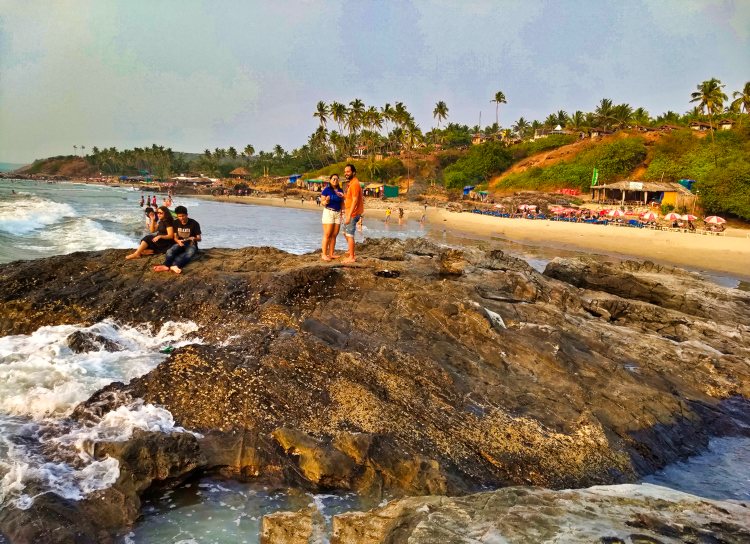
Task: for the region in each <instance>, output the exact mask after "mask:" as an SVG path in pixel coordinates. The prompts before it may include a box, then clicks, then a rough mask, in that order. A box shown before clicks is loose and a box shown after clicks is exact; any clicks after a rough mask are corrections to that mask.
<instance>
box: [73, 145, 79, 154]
mask: <svg viewBox="0 0 750 544" xmlns="http://www.w3.org/2000/svg"><path fill="white" fill-rule="evenodd" d="M73 154H74V155H75V156H76V157H77V156H78V146H77V145H73Z"/></svg>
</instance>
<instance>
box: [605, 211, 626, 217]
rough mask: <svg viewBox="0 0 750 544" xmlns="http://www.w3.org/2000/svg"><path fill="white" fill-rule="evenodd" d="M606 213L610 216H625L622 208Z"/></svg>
mask: <svg viewBox="0 0 750 544" xmlns="http://www.w3.org/2000/svg"><path fill="white" fill-rule="evenodd" d="M607 215H609V216H610V217H625V212H624V211H622V210H612V211H611V212H609V213H608V214H607Z"/></svg>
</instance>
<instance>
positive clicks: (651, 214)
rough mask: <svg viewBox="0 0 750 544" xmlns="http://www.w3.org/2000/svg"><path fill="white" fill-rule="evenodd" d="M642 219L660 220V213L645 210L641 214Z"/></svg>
mask: <svg viewBox="0 0 750 544" xmlns="http://www.w3.org/2000/svg"><path fill="white" fill-rule="evenodd" d="M641 219H643V220H644V221H658V220H659V214H657V213H655V212H644V213H643V214H641Z"/></svg>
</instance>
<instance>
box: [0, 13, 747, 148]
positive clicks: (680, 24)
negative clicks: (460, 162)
mask: <svg viewBox="0 0 750 544" xmlns="http://www.w3.org/2000/svg"><path fill="white" fill-rule="evenodd" d="M711 77H716V78H719V79H720V80H721V81H722V82H723V83H725V84H726V88H725V91H726V92H727V94H729V95H730V96H731V93H732V92H733V91H735V90H739V89H740V88H741V87H742V85H743V84H744V83H745V82H746V81H749V80H750V1H748V0H737V1H731V0H723V1H714V0H660V1H644V0H619V1H616V2H610V1H602V0H578V1H566V0H557V1H553V0H547V1H535V0H522V1H505V0H491V1H490V0H453V1H443V0H434V1H408V0H381V1H375V2H370V1H365V0H361V1H360V0H356V1H355V0H332V1H316V0H298V1H285V0H277V1H275V2H254V1H239V0H237V1H231V0H223V1H212V2H204V1H198V0H127V1H126V0H120V1H114V0H92V1H88V0H67V1H66V0H56V1H52V0H47V1H42V0H17V1H16V0H0V160H2V161H7V162H28V161H31V160H33V159H36V158H41V157H46V156H52V155H59V154H68V153H72V152H73V145H74V144H76V145H79V146H80V145H85V146H86V147H87V148H88V149H90V148H91V147H93V146H95V145H96V146H99V147H109V146H115V147H117V148H118V149H123V148H131V147H134V146H145V145H151V144H152V143H158V144H160V145H165V146H168V147H172V148H173V149H175V150H179V151H191V152H201V151H202V150H203V149H205V148H211V149H213V148H215V147H229V146H234V147H236V148H237V149H242V148H243V147H244V146H245V145H247V144H252V145H253V146H254V147H255V149H256V150H258V151H259V150H261V149H263V150H270V149H271V148H272V147H273V146H274V145H275V144H281V145H282V146H283V147H284V148H285V149H292V148H295V147H299V146H301V145H302V144H304V143H305V141H306V139H307V137H308V136H309V134H310V133H311V132H312V131H313V130H314V129H315V128H316V126H317V120H316V119H314V118H313V117H312V114H313V112H314V109H315V104H316V103H317V102H318V100H323V101H325V102H326V103H330V102H331V101H334V100H337V101H339V102H345V103H348V102H350V101H351V100H353V99H354V98H360V99H362V100H363V101H364V102H365V103H366V104H367V105H368V106H369V105H375V106H378V107H380V106H382V105H383V104H385V103H386V102H389V103H391V104H393V103H394V102H396V101H402V102H404V103H405V105H406V106H407V108H408V109H409V111H410V112H412V114H413V115H414V116H415V118H416V120H417V123H418V124H419V125H420V126H421V127H422V128H423V129H424V130H425V131H426V130H429V128H430V127H431V126H433V123H434V121H433V118H432V110H433V108H434V106H435V103H436V102H437V101H438V100H444V101H445V102H446V103H447V104H448V107H449V110H450V111H449V118H448V120H449V121H455V122H460V123H465V124H468V125H474V124H477V122H478V120H479V114H480V111H481V115H482V124H490V123H491V122H493V121H494V118H495V108H494V104H491V103H490V100H491V98H492V97H493V96H494V94H495V92H496V91H498V90H501V91H503V92H504V93H505V96H506V98H507V101H508V103H507V105H503V106H501V109H500V124H501V125H503V126H509V125H510V124H512V122H514V121H515V120H517V119H518V118H519V117H521V116H523V117H525V118H526V119H540V120H542V119H544V118H545V117H546V116H547V115H548V114H549V113H551V112H554V111H557V110H559V109H564V110H566V111H568V112H574V111H575V110H578V109H580V110H583V111H591V110H593V109H594V107H595V106H596V104H597V103H598V102H599V100H600V99H601V98H604V97H606V98H611V99H613V100H614V101H615V102H616V103H620V102H627V103H629V104H631V105H632V106H633V107H638V106H643V107H645V108H646V109H647V110H648V111H649V112H650V113H652V114H653V115H657V114H659V113H662V112H664V111H666V110H669V109H671V110H674V111H678V112H684V111H686V110H688V109H689V108H690V107H691V105H690V104H689V97H690V92H692V91H693V90H695V86H696V85H697V84H698V83H699V82H701V81H703V80H705V79H709V78H711Z"/></svg>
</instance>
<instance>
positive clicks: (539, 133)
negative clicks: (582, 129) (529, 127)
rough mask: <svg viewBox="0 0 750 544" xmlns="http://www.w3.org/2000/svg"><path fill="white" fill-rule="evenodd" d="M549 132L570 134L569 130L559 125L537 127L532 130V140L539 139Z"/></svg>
mask: <svg viewBox="0 0 750 544" xmlns="http://www.w3.org/2000/svg"><path fill="white" fill-rule="evenodd" d="M550 134H570V132H568V131H567V130H563V128H562V127H561V126H560V125H557V126H556V127H555V128H538V129H536V130H534V137H533V138H532V140H540V139H541V138H546V137H547V136H549V135H550Z"/></svg>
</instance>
